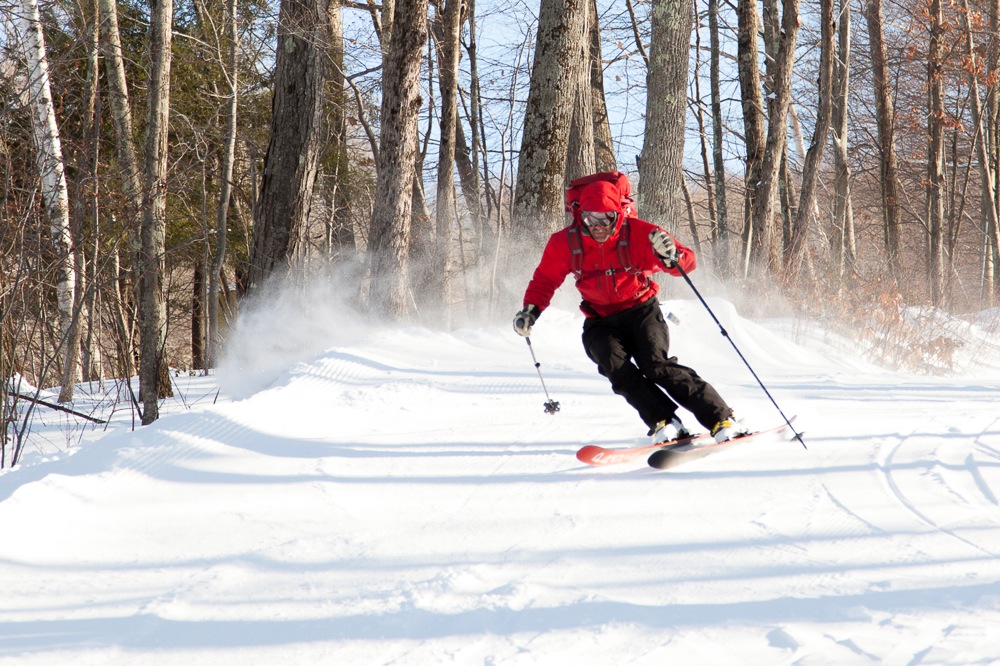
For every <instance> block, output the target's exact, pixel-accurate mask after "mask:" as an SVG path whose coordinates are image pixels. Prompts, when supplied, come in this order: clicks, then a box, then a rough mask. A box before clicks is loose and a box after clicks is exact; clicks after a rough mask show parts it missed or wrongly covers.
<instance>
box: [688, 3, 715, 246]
mask: <svg viewBox="0 0 1000 666" xmlns="http://www.w3.org/2000/svg"><path fill="white" fill-rule="evenodd" d="M691 11H692V12H693V13H692V16H691V20H692V21H693V22H694V36H695V43H694V53H695V56H694V76H693V77H692V80H693V81H694V105H695V118H696V119H697V121H698V143H699V144H700V147H701V168H702V175H703V177H704V179H705V195H706V197H705V198H706V200H707V204H708V225H709V237H710V238H712V239H715V238H718V234H719V226H718V225H719V222H718V220H717V219H716V212H715V185H714V183H713V180H712V167H711V166H710V164H709V159H708V132H706V131H705V104H704V101H703V99H702V96H701V25H700V23H699V21H700V19H699V17H698V3H697V2H692V3H691ZM682 182H683V181H682ZM684 196H685V198H686V199H687V202H688V208H689V212H688V215H689V217H690V221H691V230H692V232H695V231H696V228H695V226H694V207H693V205H692V204H691V203H690V199H691V194H690V192H689V191H688V188H687V187H685V188H684ZM696 236H697V234H696ZM695 251H696V252H699V253H700V252H701V247H700V243H698V244H697V245H696V247H695Z"/></svg>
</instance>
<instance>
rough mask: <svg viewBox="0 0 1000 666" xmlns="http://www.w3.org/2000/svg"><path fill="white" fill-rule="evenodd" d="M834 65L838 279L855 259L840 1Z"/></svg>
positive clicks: (846, 22)
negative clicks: (836, 54)
mask: <svg viewBox="0 0 1000 666" xmlns="http://www.w3.org/2000/svg"><path fill="white" fill-rule="evenodd" d="M837 39H838V43H837V53H838V57H837V62H836V67H835V70H834V84H833V90H834V92H833V119H832V129H833V145H834V174H835V177H836V182H835V184H834V191H835V194H834V196H835V202H834V215H833V217H834V224H835V229H836V235H835V239H836V240H835V245H834V248H833V249H834V255H835V261H836V271H837V275H838V276H840V277H842V276H843V275H844V272H845V269H846V268H847V266H848V265H850V266H852V267H853V265H854V263H855V260H856V257H857V249H856V247H855V240H854V211H853V207H852V203H851V166H850V162H849V159H848V152H847V119H848V113H847V109H848V103H849V101H850V95H849V92H850V81H851V2H850V0H840V21H839V27H838V30H837Z"/></svg>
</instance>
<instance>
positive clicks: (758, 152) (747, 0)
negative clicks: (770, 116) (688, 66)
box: [723, 0, 766, 273]
mask: <svg viewBox="0 0 1000 666" xmlns="http://www.w3.org/2000/svg"><path fill="white" fill-rule="evenodd" d="M737 14H738V15H737V18H738V33H737V55H736V59H737V66H738V73H739V79H740V97H741V99H742V102H743V135H744V141H745V143H746V153H747V154H746V167H745V169H744V186H745V191H744V195H743V245H744V250H743V254H744V256H746V254H747V253H748V251H749V248H750V245H751V244H752V243H754V237H753V209H754V206H755V205H756V201H757V197H758V191H759V190H760V178H761V169H762V168H763V166H764V148H765V145H766V132H765V129H764V128H765V125H764V97H763V95H762V93H761V80H760V65H759V64H758V62H757V55H758V53H757V51H758V40H757V33H758V31H759V30H760V15H759V14H758V13H757V2H756V0H739V2H738V4H737ZM726 241H727V239H726V238H723V242H726ZM742 272H743V273H745V272H746V264H744V268H743V271H742Z"/></svg>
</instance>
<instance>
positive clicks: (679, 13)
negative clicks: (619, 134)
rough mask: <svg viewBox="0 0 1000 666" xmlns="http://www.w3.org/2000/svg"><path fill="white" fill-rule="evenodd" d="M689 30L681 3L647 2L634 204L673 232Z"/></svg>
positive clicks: (688, 16) (672, 0)
mask: <svg viewBox="0 0 1000 666" xmlns="http://www.w3.org/2000/svg"><path fill="white" fill-rule="evenodd" d="M691 26H692V17H691V5H690V3H689V2H688V1H687V0H653V16H652V35H651V38H650V45H649V69H648V71H647V74H646V130H645V135H644V141H643V145H642V158H641V160H640V163H639V176H640V177H639V199H640V202H641V205H642V210H643V211H644V212H643V215H644V217H646V218H647V219H649V221H651V222H653V223H654V224H659V225H661V226H665V227H667V228H670V229H676V228H677V220H678V218H679V217H680V214H681V210H682V209H681V207H680V202H681V201H682V200H683V199H682V197H683V192H682V191H681V182H682V180H683V178H684V175H683V172H682V171H681V165H682V164H683V163H684V118H685V114H686V112H687V76H688V61H689V55H690V54H689V51H690V48H691Z"/></svg>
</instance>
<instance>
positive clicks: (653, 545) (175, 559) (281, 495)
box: [0, 301, 1000, 666]
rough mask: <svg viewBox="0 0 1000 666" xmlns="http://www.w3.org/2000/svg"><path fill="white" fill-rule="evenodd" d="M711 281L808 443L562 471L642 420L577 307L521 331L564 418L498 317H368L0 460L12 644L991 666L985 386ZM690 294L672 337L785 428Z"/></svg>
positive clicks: (998, 463)
mask: <svg viewBox="0 0 1000 666" xmlns="http://www.w3.org/2000/svg"><path fill="white" fill-rule="evenodd" d="M712 304H713V307H714V308H717V309H718V311H719V312H720V314H721V315H722V317H723V322H724V324H725V326H726V328H727V330H729V331H730V334H731V335H732V336H733V339H734V341H736V342H737V344H738V345H740V346H741V348H742V349H744V350H745V351H746V353H747V354H748V355H749V356H750V360H751V363H752V364H753V365H754V367H755V369H757V370H758V372H759V373H760V374H761V376H762V378H763V379H764V381H765V382H766V383H768V385H769V388H770V389H771V390H772V393H773V394H774V395H775V396H776V398H777V399H778V401H779V402H780V403H782V406H783V408H784V409H785V410H786V413H788V414H793V413H794V414H798V419H797V420H796V427H797V429H800V430H803V431H805V432H806V443H807V444H808V447H809V448H808V450H804V449H802V447H801V446H799V445H798V444H797V443H795V442H788V441H769V442H764V441H761V442H760V443H754V444H748V445H746V446H743V447H734V448H733V449H731V450H729V451H727V452H724V453H719V454H716V455H712V456H709V457H708V458H705V459H703V460H701V461H697V462H693V463H690V464H689V465H684V466H682V467H680V468H677V469H676V470H672V471H669V472H657V471H655V470H650V469H648V468H647V467H645V466H644V465H643V463H642V462H641V461H640V462H639V463H637V464H630V465H623V466H615V467H609V468H591V467H587V466H582V465H580V464H579V463H578V462H577V461H576V460H575V458H574V456H573V454H574V452H575V451H576V449H577V448H579V447H580V446H582V445H584V444H591V443H592V444H601V445H604V446H627V445H630V444H635V443H638V442H641V441H643V440H644V438H643V437H642V432H641V431H642V427H641V424H638V423H637V419H636V418H635V416H634V415H633V414H632V413H631V411H630V410H629V408H628V407H627V406H626V405H624V404H623V402H622V401H621V400H620V399H619V398H617V397H615V396H613V395H612V394H611V392H610V389H609V388H608V386H607V384H606V381H605V380H604V379H602V378H600V377H599V376H597V374H596V371H595V369H594V367H593V365H592V363H591V362H590V361H589V360H588V359H586V357H585V356H584V355H583V352H582V350H580V349H579V339H578V338H579V318H578V315H575V314H573V313H568V312H563V311H559V310H556V309H553V310H550V311H548V312H546V314H545V318H544V319H543V320H542V322H540V323H539V325H538V327H537V330H536V334H535V335H534V336H533V341H534V348H535V351H536V353H537V354H538V357H539V361H541V363H542V365H541V371H542V372H543V373H544V377H545V382H546V385H547V386H548V389H549V392H550V393H551V394H552V397H553V398H555V399H556V400H559V401H560V402H561V404H562V410H561V411H560V413H558V414H556V415H555V416H552V415H547V414H544V413H543V412H542V408H541V406H542V402H543V401H544V395H543V394H542V392H541V386H540V383H539V378H538V375H537V374H536V372H535V368H534V367H532V364H531V361H530V356H529V355H528V350H526V349H524V343H523V341H521V340H520V339H517V338H516V337H515V336H513V335H512V334H510V333H509V332H508V331H507V330H506V329H504V330H500V329H478V330H463V331H456V332H454V333H451V334H439V333H433V332H430V331H426V330H423V329H402V330H388V331H378V332H374V333H372V334H371V335H370V336H368V337H366V338H365V339H361V340H358V341H357V342H356V344H353V345H349V344H343V343H338V344H337V345H336V346H332V347H330V348H329V349H326V350H325V351H321V352H319V353H317V354H315V355H314V356H312V357H311V358H308V359H304V360H299V361H297V362H295V363H292V364H290V365H289V367H288V368H287V370H286V371H285V372H284V373H283V374H281V375H279V376H275V377H274V379H273V381H272V383H271V384H270V385H269V386H268V387H266V388H263V389H262V390H260V391H258V392H256V393H254V394H253V395H250V396H248V397H246V398H243V399H239V400H223V401H222V402H220V403H219V404H217V405H212V404H209V401H206V400H204V399H203V398H194V397H192V398H191V400H190V401H189V404H190V405H194V406H193V407H192V408H190V409H188V410H184V409H180V408H178V406H177V405H171V404H168V405H166V406H165V407H166V412H167V415H166V416H164V418H162V419H161V420H160V421H159V422H157V423H156V424H154V425H153V426H149V427H147V428H141V429H138V430H136V431H134V432H130V431H129V430H128V428H127V423H126V418H125V416H124V415H119V421H118V423H117V424H116V425H115V426H114V427H112V428H111V429H110V430H109V432H108V434H106V435H104V436H103V437H101V436H99V433H97V432H96V431H95V432H94V433H93V434H92V435H91V436H89V437H88V438H86V439H85V441H84V443H83V444H81V445H79V446H77V447H74V448H73V449H72V450H70V451H67V452H64V453H52V454H45V455H34V456H28V457H27V459H26V461H25V462H24V464H23V465H22V466H21V467H20V468H19V469H15V470H13V471H9V472H5V473H4V474H0V525H2V526H3V528H4V536H3V538H2V539H0V588H2V589H4V591H5V592H4V595H2V596H0V665H2V666H8V664H9V665H13V664H17V666H22V665H23V664H26V665H28V666H35V665H41V664H67V663H72V664H102V663H114V664H142V665H143V666H146V665H147V664H151V665H153V666H156V665H158V664H164V665H170V666H173V665H175V664H177V665H183V666H191V665H194V664H212V666H228V665H229V664H234V665H235V664H240V665H241V666H242V665H243V664H279V663H280V664H286V663H296V664H320V663H324V664H325V663H351V664H442V663H456V664H470V663H482V664H549V663H564V662H565V663H579V664H612V663H614V664H619V663H621V664H625V663H628V664H662V663H683V664H737V663H739V664H744V663H747V664H803V665H808V664H912V665H918V664H972V663H979V664H989V663H1000V657H998V655H1000V557H998V556H1000V504H998V501H997V493H996V490H995V489H996V488H997V486H998V483H1000V426H998V424H1000V419H998V418H996V417H995V416H984V415H985V414H992V413H993V412H995V411H996V410H995V404H996V399H995V395H996V391H997V389H1000V381H995V382H992V383H991V381H987V380H982V381H980V380H976V381H975V382H969V381H964V380H962V379H960V378H955V379H933V380H931V379H926V378H916V377H908V376H905V375H899V374H895V373H887V372H884V371H879V370H877V369H874V368H866V367H863V366H861V365H859V364H858V363H857V362H856V361H854V360H852V359H850V358H844V357H840V356H838V355H837V354H835V353H832V352H831V351H830V350H829V349H828V348H827V347H825V346H823V345H819V346H820V347H821V348H822V349H823V351H822V353H820V352H816V351H812V350H811V349H809V348H808V346H799V345H796V344H794V343H791V342H789V341H788V340H787V339H784V338H782V337H781V336H780V335H778V334H774V333H771V332H769V330H768V329H767V328H766V327H763V326H761V325H759V324H756V323H753V322H747V321H743V320H739V319H738V318H736V315H735V311H734V310H733V309H732V308H731V306H728V304H725V303H724V302H720V303H716V302H715V301H712ZM699 307H700V306H698V304H696V303H691V302H688V301H672V302H670V303H669V304H668V305H667V306H666V307H665V309H669V310H670V311H672V312H674V313H675V314H677V315H678V316H679V317H680V319H681V321H682V322H683V323H682V325H680V326H676V327H673V328H672V330H671V335H672V340H673V343H672V344H673V346H674V350H675V352H676V353H678V354H679V355H680V356H681V361H682V362H686V363H688V364H690V365H692V366H694V367H695V368H697V369H698V370H699V372H700V373H702V374H703V375H704V376H706V377H707V378H708V379H709V380H710V381H712V382H713V383H715V384H716V385H717V386H718V387H719V388H720V390H721V391H722V392H723V394H724V395H726V396H732V397H731V398H730V399H731V400H732V401H733V402H734V404H738V410H739V411H740V413H741V415H742V416H745V417H748V418H749V419H750V420H751V421H754V423H752V425H755V426H764V425H767V424H769V423H771V422H772V421H773V422H777V421H778V419H779V417H778V415H777V414H776V413H774V412H773V408H772V407H771V406H770V404H769V403H768V402H767V401H766V399H765V398H763V396H761V395H760V392H759V387H757V386H756V383H755V381H754V380H753V379H752V377H748V376H747V374H746V373H745V372H742V371H738V366H737V365H735V364H736V363H737V361H734V359H733V358H732V354H731V353H727V351H726V349H725V348H724V347H722V345H723V342H721V341H717V342H712V343H709V342H706V341H708V340H713V339H714V340H718V334H717V331H713V329H712V324H711V322H710V321H706V319H707V318H706V317H705V316H704V314H703V312H702V311H701V310H700V309H699ZM776 329H777V330H784V328H783V327H781V326H777V327H776ZM713 335H714V338H713V337H712V336H713ZM825 340H826V338H824V341H825ZM824 344H825V343H824ZM720 348H721V351H720ZM734 368H737V370H734ZM199 382H202V383H203V384H204V386H202V388H201V389H200V390H202V391H203V394H204V395H209V394H211V393H213V389H212V387H211V386H210V383H211V380H206V379H200V380H193V381H192V383H191V387H195V386H201V384H199ZM191 390H192V391H193V390H194V388H191ZM171 410H173V412H174V413H172V414H171V413H169V412H170V411H171Z"/></svg>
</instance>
